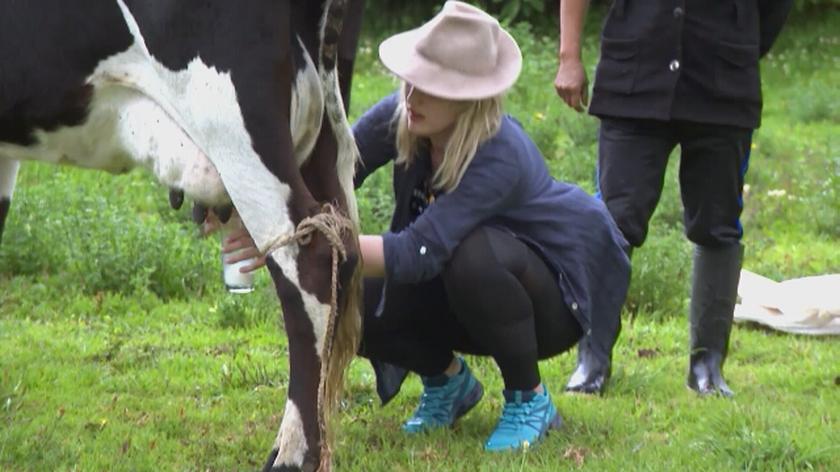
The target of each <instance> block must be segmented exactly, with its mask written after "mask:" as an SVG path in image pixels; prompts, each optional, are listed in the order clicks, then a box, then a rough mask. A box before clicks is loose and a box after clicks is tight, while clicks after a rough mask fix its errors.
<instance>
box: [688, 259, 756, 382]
mask: <svg viewBox="0 0 840 472" xmlns="http://www.w3.org/2000/svg"><path fill="white" fill-rule="evenodd" d="M743 256H744V248H743V246H741V245H740V244H736V245H734V246H729V247H724V248H709V247H702V246H696V247H695V250H694V273H693V275H692V281H691V308H690V313H689V322H690V323H691V325H690V335H691V355H690V358H689V368H688V382H687V384H688V387H689V388H690V389H692V390H695V391H696V392H697V393H699V394H701V395H708V394H715V393H718V394H721V395H724V396H727V397H731V396H732V395H733V392H732V390H730V389H729V386H728V385H726V381H724V380H723V363H724V361H726V351H727V349H728V347H729V333H730V332H731V331H732V317H733V313H734V310H735V299H736V297H737V296H738V280H739V278H740V276H741V261H742V260H743Z"/></svg>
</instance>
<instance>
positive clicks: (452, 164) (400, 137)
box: [394, 82, 502, 192]
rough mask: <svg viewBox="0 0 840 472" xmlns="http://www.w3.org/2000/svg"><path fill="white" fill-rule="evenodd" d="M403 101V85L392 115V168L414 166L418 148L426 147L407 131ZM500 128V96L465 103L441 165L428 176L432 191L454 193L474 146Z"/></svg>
mask: <svg viewBox="0 0 840 472" xmlns="http://www.w3.org/2000/svg"><path fill="white" fill-rule="evenodd" d="M405 97H406V84H405V82H403V84H402V87H401V90H400V104H399V106H397V110H396V112H395V113H394V124H395V126H396V129H397V132H396V135H397V142H396V145H397V146H396V147H397V160H396V164H397V165H404V166H406V167H409V166H411V165H412V164H413V163H414V159H415V158H416V156H417V152H418V150H419V149H420V148H421V146H428V145H429V143H428V140H427V139H423V138H421V137H419V136H416V135H413V134H412V133H411V132H410V131H409V130H408V117H407V116H406V107H405ZM501 125H502V96H501V95H496V96H494V97H490V98H484V99H481V100H471V101H469V102H467V107H466V109H465V110H464V111H463V112H461V114H460V115H459V116H458V118H457V119H456V121H455V127H454V129H453V131H452V135H451V136H450V138H449V142H448V143H447V145H446V150H445V151H444V154H443V162H442V163H441V165H440V167H438V169H437V170H436V171H435V174H434V175H433V176H432V187H433V188H434V189H436V190H443V191H445V192H451V191H452V190H454V189H455V187H457V186H458V184H459V183H460V182H461V178H462V177H463V176H464V172H466V170H467V167H468V166H469V165H470V162H472V160H473V158H474V157H475V152H476V150H477V149H478V146H480V145H481V144H482V143H484V142H485V141H487V140H488V139H490V138H492V137H493V136H494V135H495V134H496V133H497V132H498V131H499V128H500V127H501Z"/></svg>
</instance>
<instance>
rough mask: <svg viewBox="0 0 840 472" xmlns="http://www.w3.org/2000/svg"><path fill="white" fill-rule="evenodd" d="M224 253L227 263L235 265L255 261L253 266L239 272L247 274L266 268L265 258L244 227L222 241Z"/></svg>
mask: <svg viewBox="0 0 840 472" xmlns="http://www.w3.org/2000/svg"><path fill="white" fill-rule="evenodd" d="M222 253H223V254H225V262H226V263H227V264H234V263H237V262H240V261H244V260H246V259H254V262H252V263H251V264H248V265H245V266H242V267H241V268H240V269H239V272H242V273H243V274H247V273H248V272H253V271H255V270H257V269H259V268H261V267H264V266H265V256H264V255H263V254H261V253H260V251H259V249H257V245H256V243H254V240H253V239H252V238H251V235H250V234H249V233H248V230H246V229H245V228H243V227H240V228H237V229H235V230H233V231H231V232H230V233H229V234H228V236H227V238H225V240H224V241H222Z"/></svg>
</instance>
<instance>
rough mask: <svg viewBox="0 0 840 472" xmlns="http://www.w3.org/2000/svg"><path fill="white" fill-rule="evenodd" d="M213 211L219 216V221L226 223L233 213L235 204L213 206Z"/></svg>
mask: <svg viewBox="0 0 840 472" xmlns="http://www.w3.org/2000/svg"><path fill="white" fill-rule="evenodd" d="M213 213H215V214H216V216H217V217H219V221H221V222H222V224H225V223H227V222H228V221H229V220H230V217H231V215H233V205H222V206H218V207H215V208H213Z"/></svg>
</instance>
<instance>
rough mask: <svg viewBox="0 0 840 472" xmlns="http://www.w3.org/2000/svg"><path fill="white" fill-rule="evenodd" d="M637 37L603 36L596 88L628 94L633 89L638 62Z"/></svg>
mask: <svg viewBox="0 0 840 472" xmlns="http://www.w3.org/2000/svg"><path fill="white" fill-rule="evenodd" d="M637 54H638V42H637V41H636V40H635V39H613V38H607V37H604V38H601V60H600V61H599V62H598V67H597V68H596V69H595V90H603V91H606V92H613V93H623V94H628V93H630V92H632V91H633V85H634V82H635V80H636V69H637V68H638V62H637V60H636V56H637Z"/></svg>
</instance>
